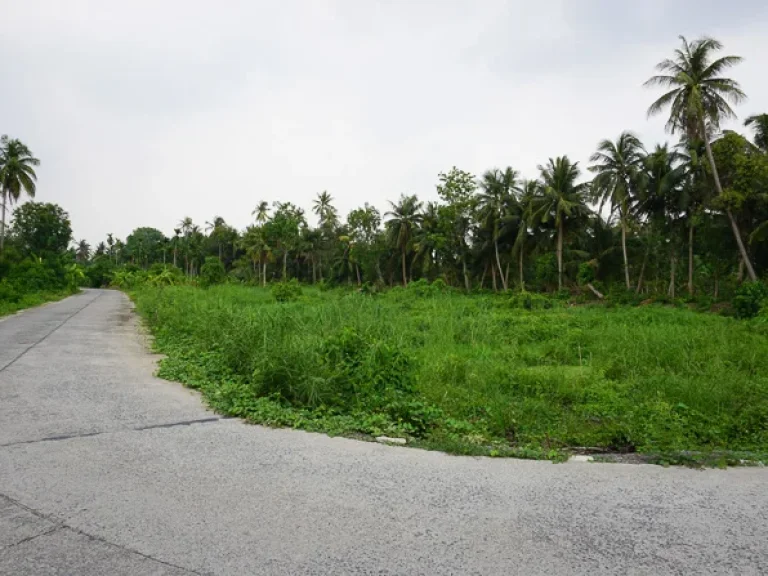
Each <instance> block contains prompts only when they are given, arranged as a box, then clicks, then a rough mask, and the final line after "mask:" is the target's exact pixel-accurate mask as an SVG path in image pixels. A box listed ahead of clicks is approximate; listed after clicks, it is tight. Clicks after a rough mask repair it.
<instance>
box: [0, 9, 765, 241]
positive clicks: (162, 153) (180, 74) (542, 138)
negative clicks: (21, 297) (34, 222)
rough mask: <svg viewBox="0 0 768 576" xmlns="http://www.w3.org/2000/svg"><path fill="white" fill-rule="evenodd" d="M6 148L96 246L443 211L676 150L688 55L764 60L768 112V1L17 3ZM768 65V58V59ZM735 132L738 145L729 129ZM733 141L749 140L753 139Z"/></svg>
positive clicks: (44, 197) (748, 106)
mask: <svg viewBox="0 0 768 576" xmlns="http://www.w3.org/2000/svg"><path fill="white" fill-rule="evenodd" d="M0 13H2V15H3V16H2V18H0V133H2V134H5V133H7V134H9V135H10V136H12V137H14V138H19V139H21V140H23V141H24V142H25V143H26V144H27V145H28V146H29V147H30V148H31V149H32V151H33V152H34V154H35V155H36V156H37V157H38V158H39V159H40V160H41V164H40V167H39V169H38V170H37V174H38V188H37V196H36V199H37V200H38V201H43V202H55V203H58V204H60V205H61V206H63V207H64V208H65V209H66V210H67V211H68V212H69V214H70V217H71V220H72V226H73V229H74V235H75V237H76V238H78V239H80V238H85V239H87V240H88V241H89V242H91V243H92V244H93V245H95V244H96V243H98V242H99V241H101V240H104V239H105V237H106V234H107V233H108V232H112V233H114V234H115V235H116V236H117V237H119V238H125V237H126V236H127V235H128V234H129V233H130V232H131V230H133V229H134V228H136V227H139V226H152V227H156V228H159V229H160V230H162V231H163V232H164V233H165V234H167V235H171V234H173V228H174V227H175V226H177V224H178V222H179V220H181V219H182V218H183V217H185V216H190V217H192V219H193V220H194V221H195V222H196V223H198V224H200V225H201V226H204V224H205V222H206V221H210V220H212V219H213V217H214V216H222V217H223V218H224V219H225V220H226V221H227V222H228V223H230V224H232V225H233V226H236V227H237V228H241V229H242V228H244V227H245V226H246V225H248V224H250V223H251V222H252V217H251V212H252V210H253V208H254V207H255V206H256V204H257V203H258V202H259V201H260V200H267V201H269V202H270V203H271V202H273V201H275V200H280V201H291V202H294V203H295V204H298V205H299V206H302V207H303V208H305V209H306V210H307V211H309V209H310V208H311V205H312V200H313V198H314V197H315V196H316V195H317V193H319V192H321V191H323V190H327V191H329V192H330V193H331V195H332V196H333V198H334V199H335V204H336V207H337V208H338V209H339V212H340V213H341V214H342V215H346V213H347V212H348V211H349V210H351V209H353V208H356V207H358V206H361V205H362V204H364V203H365V202H369V203H371V204H373V205H374V206H376V207H378V208H379V209H380V210H382V212H383V211H386V209H387V208H388V201H389V200H396V199H397V198H398V197H399V196H400V195H401V194H418V195H419V197H420V198H423V199H424V200H429V199H436V194H435V184H436V182H437V175H438V173H439V172H442V171H447V170H449V169H450V168H451V167H452V166H454V165H455V166H458V167H459V168H461V169H464V170H468V171H470V172H472V173H474V174H480V173H482V172H483V171H485V170H487V169H489V168H494V167H505V166H508V165H509V166H512V167H514V168H515V169H517V170H518V171H520V172H521V173H522V175H523V176H524V177H528V178H534V177H536V176H537V174H538V171H537V166H538V165H539V164H543V163H545V162H546V161H547V159H548V158H550V157H555V156H560V155H564V154H567V155H568V156H569V157H570V158H571V159H573V160H577V161H579V162H580V165H581V166H582V167H586V166H587V165H588V159H589V156H590V154H591V153H592V152H593V151H594V149H595V147H596V145H597V143H598V142H599V141H600V140H602V139H604V138H611V139H615V138H616V137H617V136H618V135H619V134H620V133H621V131H623V130H632V131H633V132H635V133H636V134H638V135H639V136H640V137H641V139H642V140H643V142H645V143H646V145H647V146H648V147H649V148H652V147H653V146H654V145H655V144H656V143H661V142H664V141H667V140H670V141H671V140H673V137H670V136H669V135H667V134H665V133H664V123H665V120H664V118H663V117H654V118H651V119H648V118H647V117H646V110H647V108H648V106H649V104H650V103H651V102H652V101H653V100H654V97H655V96H658V95H659V92H658V91H654V90H650V89H647V88H643V86H642V84H643V82H644V81H645V80H646V79H647V78H648V77H649V76H651V75H652V74H653V72H654V66H655V64H656V63H657V62H659V61H660V60H661V59H663V58H665V57H668V56H671V54H672V51H673V50H674V49H675V48H676V47H677V46H678V44H679V40H678V38H677V37H678V35H680V34H683V35H686V36H687V37H689V38H695V37H698V36H701V35H710V36H714V37H716V38H717V39H719V40H720V41H721V42H723V43H724V45H725V52H726V53H728V54H737V55H740V56H743V57H744V58H745V60H744V62H743V63H742V64H740V65H739V66H738V67H736V68H735V69H733V70H732V71H731V74H730V76H731V77H733V78H735V79H736V80H738V81H739V82H740V83H741V85H742V88H743V89H744V91H745V92H746V93H747V95H748V97H749V99H748V101H747V102H746V103H745V104H743V105H741V106H739V107H738V108H737V109H736V111H737V113H738V114H739V116H740V117H741V118H742V119H743V118H744V117H745V116H747V115H749V114H754V113H760V112H768V74H766V73H765V70H766V68H767V67H768V62H766V57H765V55H766V54H768V34H766V30H768V3H766V2H764V0H731V1H729V2H728V3H723V2H722V1H721V0H676V1H674V2H669V1H666V0H646V1H644V2H633V3H627V2H617V1H616V0H580V1H573V0H539V1H537V2H528V1H503V0H479V1H478V0H389V1H385V0H281V1H280V2H272V1H269V2H268V1H265V0H258V1H256V0H250V1H249V0H217V1H216V2H212V1H210V0H209V1H203V0H152V1H149V0H132V1H131V2H117V1H115V0H107V1H105V0H67V2H61V1H60V0H24V1H23V2H19V1H15V0H0ZM761 57H762V60H761ZM726 127H729V126H726ZM730 127H731V128H734V129H738V130H742V128H741V127H740V124H738V123H736V124H732V125H731V126H730Z"/></svg>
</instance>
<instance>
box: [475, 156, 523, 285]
mask: <svg viewBox="0 0 768 576" xmlns="http://www.w3.org/2000/svg"><path fill="white" fill-rule="evenodd" d="M480 189H481V190H482V192H481V193H480V194H479V195H478V212H479V216H480V219H481V220H482V221H483V223H484V224H485V225H486V226H487V227H488V228H489V229H490V230H491V231H492V232H491V239H492V241H493V249H494V253H495V255H496V266H498V269H499V275H500V276H501V285H502V287H503V288H504V290H506V289H507V280H506V278H505V276H506V275H505V274H504V271H503V270H502V268H501V258H500V257H499V235H500V231H501V222H502V220H503V219H504V216H505V212H506V210H507V207H508V206H509V205H510V204H511V203H513V202H515V201H516V195H517V194H518V193H520V185H519V183H518V172H517V171H516V170H513V169H512V168H511V167H509V166H508V167H507V168H506V169H505V170H504V171H501V170H497V169H494V170H488V171H487V172H486V173H485V174H483V177H482V178H481V180H480Z"/></svg>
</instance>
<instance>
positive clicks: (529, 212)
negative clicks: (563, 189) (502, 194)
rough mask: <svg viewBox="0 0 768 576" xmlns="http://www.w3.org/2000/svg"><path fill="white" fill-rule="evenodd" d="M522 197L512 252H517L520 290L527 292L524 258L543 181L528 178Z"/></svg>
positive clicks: (523, 184)
mask: <svg viewBox="0 0 768 576" xmlns="http://www.w3.org/2000/svg"><path fill="white" fill-rule="evenodd" d="M520 189H521V192H520V197H519V198H518V201H517V214H515V215H514V218H516V219H517V234H516V236H515V243H514V245H513V246H512V252H513V253H514V254H517V263H518V268H519V273H520V291H521V292H525V276H524V274H523V269H524V258H525V250H526V245H527V244H528V238H529V236H530V232H529V229H530V228H533V227H534V226H535V223H534V221H533V220H534V210H535V208H536V198H537V196H538V194H539V190H540V189H541V183H540V182H538V181H537V180H526V181H525V182H523V183H522V185H521V186H520Z"/></svg>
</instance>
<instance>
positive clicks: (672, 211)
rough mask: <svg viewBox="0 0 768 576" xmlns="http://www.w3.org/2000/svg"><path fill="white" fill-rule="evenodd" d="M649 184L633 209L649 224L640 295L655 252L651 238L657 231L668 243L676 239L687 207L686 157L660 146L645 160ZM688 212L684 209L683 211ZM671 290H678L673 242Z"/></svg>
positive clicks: (641, 191)
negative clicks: (648, 262)
mask: <svg viewBox="0 0 768 576" xmlns="http://www.w3.org/2000/svg"><path fill="white" fill-rule="evenodd" d="M644 164H645V171H646V178H647V180H646V185H645V186H643V188H641V189H640V195H639V198H638V202H637V203H636V204H635V205H634V207H633V212H634V215H635V217H636V218H638V219H643V220H644V221H645V222H646V225H645V226H644V229H645V230H646V231H647V234H646V236H647V238H646V251H645V256H644V258H643V265H642V267H641V268H640V274H639V276H638V280H637V287H636V288H635V291H636V292H637V293H640V290H642V286H643V279H644V275H645V268H646V264H647V261H648V257H649V256H650V253H651V241H650V239H651V236H652V235H653V231H654V230H656V231H658V232H660V233H662V234H663V236H665V237H666V238H667V239H668V240H669V239H670V237H675V236H676V235H677V234H676V233H675V230H676V228H677V227H678V220H679V217H678V215H679V213H680V211H681V207H684V206H685V205H686V201H685V199H684V198H683V189H684V186H685V183H686V180H687V178H688V175H687V170H686V167H685V164H684V157H683V155H682V154H680V153H679V152H677V151H675V150H670V149H669V148H668V147H667V145H666V144H664V145H663V146H662V145H657V146H656V148H655V149H654V150H653V152H651V153H649V154H648V155H647V156H646V157H645V160H644ZM683 209H684V208H683ZM669 249H670V291H674V262H675V253H676V252H675V251H676V248H675V245H674V243H670V246H669Z"/></svg>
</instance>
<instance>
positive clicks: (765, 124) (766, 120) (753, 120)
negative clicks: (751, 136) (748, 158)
mask: <svg viewBox="0 0 768 576" xmlns="http://www.w3.org/2000/svg"><path fill="white" fill-rule="evenodd" d="M744 126H754V129H755V146H757V147H758V148H760V149H761V150H762V151H763V152H768V114H755V115H753V116H750V117H749V118H747V119H746V120H744Z"/></svg>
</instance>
